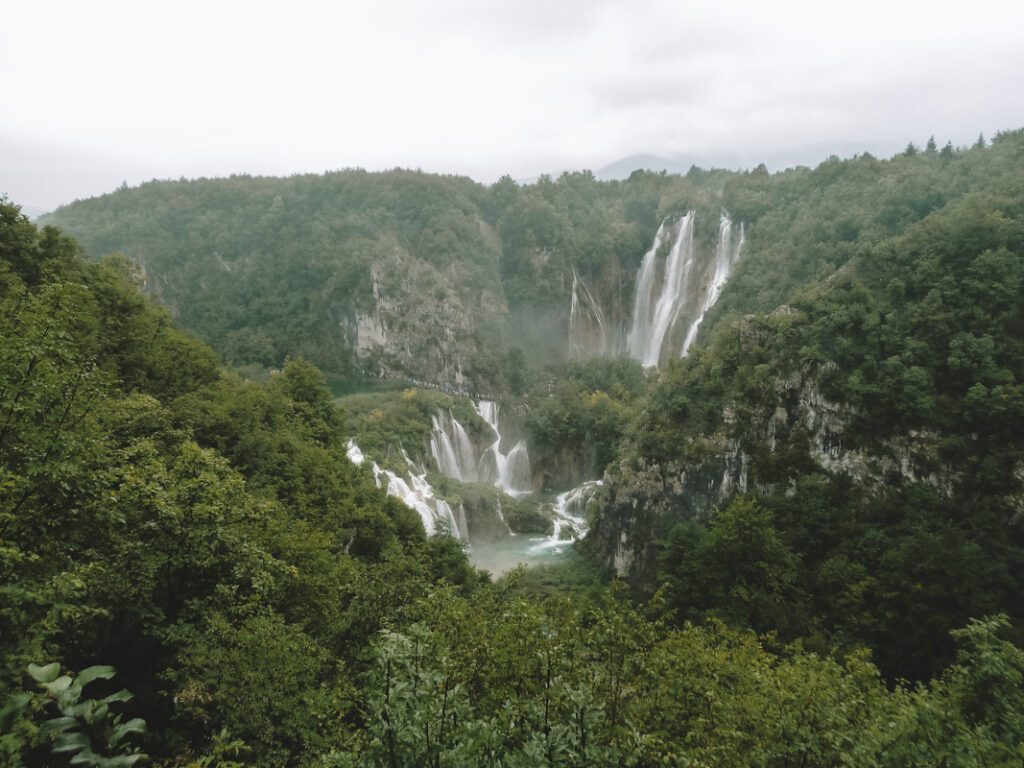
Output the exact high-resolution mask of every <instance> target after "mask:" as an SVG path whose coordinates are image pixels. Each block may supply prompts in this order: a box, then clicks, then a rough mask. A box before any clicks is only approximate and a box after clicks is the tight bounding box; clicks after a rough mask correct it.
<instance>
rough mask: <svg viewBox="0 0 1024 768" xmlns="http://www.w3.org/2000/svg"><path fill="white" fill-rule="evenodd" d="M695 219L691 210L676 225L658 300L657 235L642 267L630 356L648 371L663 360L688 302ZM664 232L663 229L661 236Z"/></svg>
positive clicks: (637, 291) (635, 300)
mask: <svg viewBox="0 0 1024 768" xmlns="http://www.w3.org/2000/svg"><path fill="white" fill-rule="evenodd" d="M693 218H694V213H693V211H690V212H689V213H687V214H686V215H685V216H683V218H681V219H680V220H679V223H678V224H677V225H676V228H677V232H676V236H675V240H674V241H673V242H672V248H671V249H670V250H669V253H668V256H667V257H666V259H665V265H664V269H663V270H662V279H661V290H660V291H659V292H658V297H657V300H656V301H654V276H655V275H654V273H655V266H656V260H657V252H658V248H659V247H660V245H661V243H660V242H659V238H658V237H657V236H656V237H655V244H654V246H652V248H651V250H649V251H648V252H647V254H646V255H645V256H644V260H643V263H641V265H640V272H639V273H638V275H637V285H636V298H635V299H634V303H633V307H634V313H633V314H634V326H633V329H632V331H631V332H630V342H631V344H630V353H631V354H632V355H633V357H635V358H636V359H638V360H639V361H640V362H641V363H642V364H643V365H644V366H645V367H647V368H650V367H651V366H656V365H657V364H658V361H659V360H660V359H661V346H662V344H663V343H664V341H665V335H666V334H667V333H668V331H669V328H670V327H671V326H672V323H673V322H674V321H675V319H676V317H677V316H678V315H679V311H680V309H681V308H682V306H683V304H684V302H685V298H686V294H687V288H688V287H689V279H690V272H691V271H692V270H693V262H694V248H693ZM661 232H662V230H660V229H659V230H658V234H659V235H661ZM652 301H653V307H652Z"/></svg>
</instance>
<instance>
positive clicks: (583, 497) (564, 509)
mask: <svg viewBox="0 0 1024 768" xmlns="http://www.w3.org/2000/svg"><path fill="white" fill-rule="evenodd" d="M600 486H601V481H600V480H588V481H587V482H585V483H583V484H581V485H578V486H576V487H575V488H573V489H572V490H570V491H566V492H565V493H560V494H558V496H556V497H555V503H554V506H553V507H552V510H551V511H552V512H553V513H554V520H553V521H552V523H553V528H552V531H551V535H550V536H548V537H547V538H546V539H542V540H541V541H540V542H538V543H537V544H535V545H534V546H533V547H532V548H531V549H532V550H533V551H535V552H539V551H542V550H555V551H556V552H560V551H561V549H562V548H564V547H566V546H568V545H569V544H571V543H572V542H574V541H578V540H579V539H582V538H583V537H584V536H586V534H587V519H586V510H587V504H589V503H590V500H591V499H592V498H593V497H594V493H596V491H597V489H598V488H599V487H600Z"/></svg>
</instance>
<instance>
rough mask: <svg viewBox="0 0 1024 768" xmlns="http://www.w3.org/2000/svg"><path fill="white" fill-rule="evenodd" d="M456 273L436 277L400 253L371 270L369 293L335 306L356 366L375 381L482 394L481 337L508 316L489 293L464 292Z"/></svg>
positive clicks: (483, 350) (441, 272)
mask: <svg viewBox="0 0 1024 768" xmlns="http://www.w3.org/2000/svg"><path fill="white" fill-rule="evenodd" d="M458 271H459V270H458V269H457V268H455V267H454V266H452V267H450V268H449V269H447V270H440V269H438V268H436V267H435V266H434V265H431V264H428V263H426V262H423V261H421V260H418V259H415V258H414V257H412V256H411V255H410V254H408V253H404V252H403V251H401V250H400V249H397V248H396V249H395V250H394V252H393V253H392V254H391V255H390V256H389V257H388V258H387V259H386V260H384V261H382V262H377V263H374V264H373V265H372V266H371V268H370V273H371V284H372V294H371V296H370V297H366V299H365V300H364V301H361V302H359V303H358V304H349V305H348V306H345V307H339V314H340V318H339V321H338V325H339V326H340V330H341V334H342V336H343V338H344V343H345V345H346V346H347V347H348V348H349V349H350V350H351V352H352V356H353V359H354V361H355V362H356V365H357V366H358V367H359V368H360V369H361V370H362V371H363V372H364V373H365V374H368V375H372V376H378V377H381V378H392V377H407V376H412V377H414V378H417V379H421V380H423V381H425V382H427V383H432V384H444V385H446V386H449V387H452V388H454V389H456V390H461V391H480V390H483V391H487V389H488V385H489V384H490V383H491V382H490V381H489V380H488V378H489V376H488V374H489V372H488V371H487V370H485V369H484V368H483V367H482V366H481V365H480V361H481V359H483V358H485V357H486V349H487V347H488V345H491V344H494V343H495V341H496V340H495V339H489V338H488V337H487V332H486V329H488V328H493V327H494V326H495V325H496V324H497V323H498V322H500V321H501V318H502V317H503V316H504V315H505V314H506V313H507V307H506V305H505V302H504V300H503V298H501V296H500V295H499V294H498V293H496V292H495V291H494V290H493V289H491V288H485V289H482V290H479V291H473V290H468V291H467V290H465V289H464V288H463V287H462V285H461V284H460V280H462V279H463V278H464V275H460V274H457V273H458Z"/></svg>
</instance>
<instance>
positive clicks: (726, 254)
mask: <svg viewBox="0 0 1024 768" xmlns="http://www.w3.org/2000/svg"><path fill="white" fill-rule="evenodd" d="M744 240H745V237H744V231H743V223H742V222H740V235H739V237H737V238H736V239H735V241H736V242H735V245H734V244H733V235H732V220H731V219H730V218H729V217H728V216H727V215H725V214H724V213H723V214H722V218H721V221H719V224H718V244H717V245H716V246H715V260H714V262H713V266H714V271H713V272H712V273H711V280H710V282H709V283H708V286H707V288H706V290H705V291H704V300H703V302H702V303H701V308H700V314H699V315H698V316H697V317H696V318H695V319H694V321H693V322H692V323H691V324H690V327H689V329H688V330H687V331H686V338H685V339H684V340H683V352H682V356H683V357H686V355H687V354H688V353H689V351H690V345H691V344H693V342H694V341H695V340H696V338H697V331H698V330H700V324H701V322H702V321H703V320H704V315H706V314H707V312H708V310H709V309H711V307H713V306H714V304H715V302H716V301H718V297H719V296H721V295H722V289H723V288H724V287H725V281H726V280H728V279H729V273H730V272H732V268H733V266H734V265H735V264H736V262H737V260H738V259H739V257H740V250H741V249H742V248H743V242H744Z"/></svg>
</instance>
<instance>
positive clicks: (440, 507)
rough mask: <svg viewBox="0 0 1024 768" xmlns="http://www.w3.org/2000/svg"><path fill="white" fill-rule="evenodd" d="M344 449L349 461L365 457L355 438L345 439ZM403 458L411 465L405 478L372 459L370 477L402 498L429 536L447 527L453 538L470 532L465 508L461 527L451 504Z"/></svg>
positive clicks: (462, 536) (359, 461)
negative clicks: (417, 515) (346, 446)
mask: <svg viewBox="0 0 1024 768" xmlns="http://www.w3.org/2000/svg"><path fill="white" fill-rule="evenodd" d="M346 453H347V455H348V458H349V461H351V462H352V463H353V464H355V465H357V466H361V465H362V464H363V462H365V461H366V456H364V455H363V452H362V451H361V450H359V446H358V445H356V443H355V441H354V440H349V441H348V450H347V451H346ZM406 462H407V463H408V464H409V467H410V468H409V480H408V481H407V480H406V479H405V478H404V477H402V476H401V475H398V474H395V473H394V472H392V471H391V470H389V469H381V468H380V467H379V466H378V465H377V462H372V464H371V468H372V469H373V481H374V482H375V483H376V484H377V487H378V488H384V490H385V492H386V493H387V494H388V496H394V497H395V498H397V499H401V500H402V501H403V502H404V503H405V505H406V506H407V507H409V508H410V509H412V510H414V511H415V512H417V513H418V514H419V516H420V520H422V521H423V529H424V530H425V531H426V532H427V535H428V536H433V535H434V534H436V533H438V532H440V531H442V530H444V529H447V531H446V532H447V533H450V534H451V535H452V536H454V537H455V538H458V539H465V538H466V536H467V535H468V533H469V529H468V528H467V527H466V526H465V511H464V510H463V511H462V517H463V525H462V526H461V527H460V526H459V523H458V522H457V521H456V519H455V513H454V512H452V508H451V505H450V504H449V503H448V502H447V501H445V500H444V499H439V498H438V497H437V496H436V495H435V494H434V489H433V487H432V486H431V485H430V483H428V482H427V475H426V473H423V474H419V475H417V474H416V473H415V472H414V471H413V469H414V467H413V466H412V462H410V461H409V459H408V457H406ZM460 508H461V505H460Z"/></svg>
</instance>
